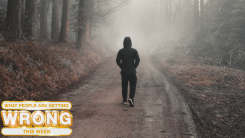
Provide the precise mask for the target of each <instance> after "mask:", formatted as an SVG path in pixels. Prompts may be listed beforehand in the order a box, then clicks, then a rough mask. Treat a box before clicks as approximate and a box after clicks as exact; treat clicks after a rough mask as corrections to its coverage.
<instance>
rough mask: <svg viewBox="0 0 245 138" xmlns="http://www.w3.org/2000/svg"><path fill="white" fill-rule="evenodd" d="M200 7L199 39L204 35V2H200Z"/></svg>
mask: <svg viewBox="0 0 245 138" xmlns="http://www.w3.org/2000/svg"><path fill="white" fill-rule="evenodd" d="M200 7H201V18H200V35H201V36H200V38H203V34H204V0H201V1H200Z"/></svg>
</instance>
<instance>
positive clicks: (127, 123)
mask: <svg viewBox="0 0 245 138" xmlns="http://www.w3.org/2000/svg"><path fill="white" fill-rule="evenodd" d="M137 76H138V84H137V90H136V96H135V107H129V105H122V104H121V102H122V94H121V76H120V69H119V68H118V67H117V65H116V63H115V58H111V59H110V60H108V61H107V62H105V63H104V64H103V65H102V66H101V67H100V68H99V69H97V71H95V72H94V73H92V74H91V75H90V77H89V78H88V79H87V80H86V81H85V82H83V83H81V85H80V86H79V87H77V88H73V90H71V91H70V92H66V93H63V94H62V95H61V96H60V98H59V99H57V100H61V101H62V100H63V101H71V102H72V104H73V107H72V109H71V112H72V113H73V116H74V120H73V126H72V127H71V128H72V129H73V133H72V135H71V136H70V137H74V138H133V137H135V138H197V137H198V134H197V132H196V127H195V124H194V121H193V119H192V115H191V111H190V109H189V107H188V105H187V103H186V101H185V100H184V98H183V97H182V95H181V94H180V92H179V91H178V89H177V88H176V87H175V86H174V85H173V84H172V83H170V81H169V80H168V79H167V78H166V76H165V75H163V73H162V72H161V71H160V70H159V69H157V68H156V66H155V65H154V64H153V62H152V61H151V60H150V58H149V55H141V62H140V65H139V67H138V69H137Z"/></svg>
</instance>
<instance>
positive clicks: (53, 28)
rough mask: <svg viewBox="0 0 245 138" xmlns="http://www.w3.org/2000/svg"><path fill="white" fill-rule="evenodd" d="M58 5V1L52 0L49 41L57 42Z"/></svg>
mask: <svg viewBox="0 0 245 138" xmlns="http://www.w3.org/2000/svg"><path fill="white" fill-rule="evenodd" d="M59 3H60V0H53V8H52V25H51V40H58V36H59Z"/></svg>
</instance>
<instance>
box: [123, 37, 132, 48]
mask: <svg viewBox="0 0 245 138" xmlns="http://www.w3.org/2000/svg"><path fill="white" fill-rule="evenodd" d="M123 46H124V48H131V47H132V41H131V39H130V37H125V39H124V42H123Z"/></svg>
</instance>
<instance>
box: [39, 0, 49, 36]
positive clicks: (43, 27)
mask: <svg viewBox="0 0 245 138" xmlns="http://www.w3.org/2000/svg"><path fill="white" fill-rule="evenodd" d="M41 4H42V8H41V14H40V34H41V39H43V40H47V39H48V26H47V12H48V1H47V0H41Z"/></svg>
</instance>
